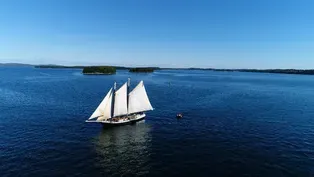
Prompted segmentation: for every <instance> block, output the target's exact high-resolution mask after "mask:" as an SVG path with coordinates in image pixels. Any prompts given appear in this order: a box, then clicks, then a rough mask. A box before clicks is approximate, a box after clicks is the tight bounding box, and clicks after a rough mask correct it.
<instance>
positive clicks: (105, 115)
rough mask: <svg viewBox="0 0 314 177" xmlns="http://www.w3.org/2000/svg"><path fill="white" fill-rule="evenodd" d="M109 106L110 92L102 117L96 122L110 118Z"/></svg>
mask: <svg viewBox="0 0 314 177" xmlns="http://www.w3.org/2000/svg"><path fill="white" fill-rule="evenodd" d="M111 106H112V92H111V93H110V95H109V99H108V102H107V104H106V105H105V108H104V114H103V116H100V117H98V119H97V121H102V120H107V119H109V118H111Z"/></svg>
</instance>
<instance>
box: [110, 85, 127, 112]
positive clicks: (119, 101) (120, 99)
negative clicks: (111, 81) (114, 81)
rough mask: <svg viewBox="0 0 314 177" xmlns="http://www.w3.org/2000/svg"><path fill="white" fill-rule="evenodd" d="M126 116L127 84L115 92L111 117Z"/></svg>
mask: <svg viewBox="0 0 314 177" xmlns="http://www.w3.org/2000/svg"><path fill="white" fill-rule="evenodd" d="M126 114H128V108H127V83H125V84H123V86H122V87H121V88H120V89H119V90H117V91H116V93H115V99H114V111H113V117H116V116H122V115H126Z"/></svg>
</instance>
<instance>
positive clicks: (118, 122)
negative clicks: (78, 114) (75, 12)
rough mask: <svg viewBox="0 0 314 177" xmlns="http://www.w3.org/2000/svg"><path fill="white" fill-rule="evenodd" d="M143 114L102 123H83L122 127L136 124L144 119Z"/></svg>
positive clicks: (92, 121)
mask: <svg viewBox="0 0 314 177" xmlns="http://www.w3.org/2000/svg"><path fill="white" fill-rule="evenodd" d="M145 116H146V115H145V113H142V114H133V115H128V116H125V117H122V118H115V119H116V120H114V119H109V120H102V121H97V120H86V121H85V122H89V123H101V124H104V125H123V124H128V123H132V122H137V121H140V120H142V119H144V118H145Z"/></svg>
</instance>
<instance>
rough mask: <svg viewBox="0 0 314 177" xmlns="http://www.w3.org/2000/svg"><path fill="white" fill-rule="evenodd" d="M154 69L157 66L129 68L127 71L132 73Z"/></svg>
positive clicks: (149, 71)
mask: <svg viewBox="0 0 314 177" xmlns="http://www.w3.org/2000/svg"><path fill="white" fill-rule="evenodd" d="M155 69H159V68H153V67H147V68H131V69H130V70H129V71H130V72H133V73H152V72H154V71H155Z"/></svg>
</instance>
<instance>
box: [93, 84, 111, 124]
mask: <svg viewBox="0 0 314 177" xmlns="http://www.w3.org/2000/svg"><path fill="white" fill-rule="evenodd" d="M111 102H112V88H111V89H110V90H109V92H108V93H107V95H106V96H105V98H104V99H103V100H102V102H101V103H100V104H99V106H98V107H97V109H96V110H95V111H94V113H93V114H92V115H91V116H90V118H89V119H88V120H90V119H92V118H96V117H100V116H101V117H102V118H101V119H108V118H110V117H111ZM97 120H98V119H97Z"/></svg>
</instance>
